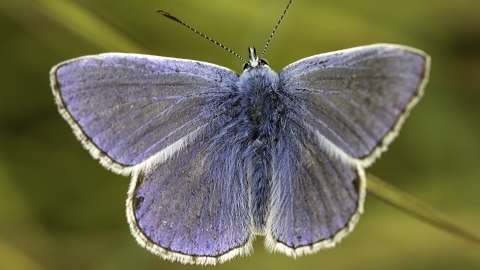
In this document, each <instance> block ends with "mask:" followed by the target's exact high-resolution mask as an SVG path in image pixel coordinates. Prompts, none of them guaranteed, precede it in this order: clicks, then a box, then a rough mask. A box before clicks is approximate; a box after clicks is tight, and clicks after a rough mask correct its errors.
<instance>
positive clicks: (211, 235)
mask: <svg viewBox="0 0 480 270" xmlns="http://www.w3.org/2000/svg"><path fill="white" fill-rule="evenodd" d="M226 129H228V127H223V128H221V129H219V130H218V131H216V132H215V134H213V133H212V134H209V135H207V136H204V138H202V139H201V140H197V141H195V142H192V143H190V144H189V145H187V146H186V147H185V148H184V149H181V150H179V151H178V152H177V153H176V154H175V157H173V158H168V159H167V160H165V162H163V163H161V164H158V165H157V166H156V167H155V168H153V169H152V170H151V171H146V172H139V173H138V174H135V175H134V177H133V181H132V183H131V186H130V190H129V193H128V199H127V218H128V222H129V224H130V229H131V231H132V234H133V235H134V236H135V238H136V240H137V242H138V243H139V244H140V245H142V246H143V247H145V248H147V249H148V250H150V251H151V252H152V253H154V254H156V255H158V256H160V257H162V258H164V259H167V260H171V261H180V262H182V263H191V264H203V265H205V264H216V263H222V262H225V261H227V260H229V259H231V258H233V257H235V256H238V255H247V254H249V253H250V252H251V250H252V242H253V238H254V236H253V234H252V231H251V230H252V226H251V215H250V212H249V207H248V199H249V195H248V191H249V189H248V187H247V186H246V183H247V181H246V179H245V178H246V172H245V170H244V167H243V166H244V165H243V162H242V154H243V152H244V151H243V150H242V149H239V147H240V145H239V144H234V143H232V141H229V140H230V139H231V138H232V136H231V135H232V134H231V133H228V132H223V131H225V130H226ZM232 140H233V139H232Z"/></svg>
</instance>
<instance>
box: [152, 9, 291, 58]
mask: <svg viewBox="0 0 480 270" xmlns="http://www.w3.org/2000/svg"><path fill="white" fill-rule="evenodd" d="M290 2H292V1H290ZM289 5H290V4H289ZM157 13H158V14H160V15H162V16H164V17H167V18H169V19H170V20H173V21H176V22H178V23H179V24H181V25H183V26H185V27H187V28H188V29H190V30H192V31H193V32H195V33H197V34H199V35H200V36H202V37H204V38H206V39H208V40H210V41H211V42H213V43H215V44H217V45H218V46H220V47H222V48H224V49H225V50H227V51H228V52H230V53H231V54H233V55H235V56H236V57H238V58H240V60H242V61H243V62H244V63H246V64H247V61H245V60H244V59H243V58H242V57H241V56H240V55H238V54H237V53H236V52H234V51H232V50H230V49H229V48H227V47H226V46H224V45H223V44H221V43H218V42H217V41H215V40H213V39H211V38H209V37H207V36H206V35H204V34H202V33H200V32H199V31H197V30H195V28H193V27H191V26H190V25H188V24H186V23H184V22H183V21H182V20H180V19H179V18H177V17H175V16H173V15H172V14H170V13H168V12H165V11H163V10H159V9H157ZM284 14H285V13H284ZM282 18H283V15H282ZM274 32H275V31H274ZM272 35H273V34H272Z"/></svg>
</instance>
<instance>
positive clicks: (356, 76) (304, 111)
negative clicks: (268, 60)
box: [279, 44, 429, 165]
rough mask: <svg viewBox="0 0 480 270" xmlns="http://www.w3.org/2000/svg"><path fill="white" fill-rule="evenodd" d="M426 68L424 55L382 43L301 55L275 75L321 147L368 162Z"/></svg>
mask: <svg viewBox="0 0 480 270" xmlns="http://www.w3.org/2000/svg"><path fill="white" fill-rule="evenodd" d="M428 72H429V56H428V55H426V54H425V53H423V52H421V51H418V50H415V49H411V48H408V47H403V46H396V45H386V44H385V45H382V44H380V45H371V46H365V47H358V48H353V49H349V50H343V51H338V52H333V53H328V54H320V55H316V56H312V57H309V58H305V59H302V60H300V61H298V62H295V63H293V64H291V65H289V66H287V67H286V68H285V69H283V70H282V71H281V72H280V74H279V75H280V81H281V83H282V87H283V91H284V93H285V95H287V96H289V97H290V98H291V99H292V100H295V101H296V102H297V103H298V104H300V105H299V107H300V108H298V109H297V110H296V111H295V113H296V114H297V116H296V118H298V119H302V120H301V121H302V122H303V126H304V127H305V128H307V129H313V130H316V131H318V136H320V137H321V144H322V147H323V148H325V150H327V151H329V153H330V154H332V155H333V156H341V157H342V156H343V157H344V159H345V160H352V159H355V160H362V161H363V165H368V164H370V163H371V162H373V160H374V159H375V158H376V157H377V156H378V154H380V152H381V151H382V150H384V149H385V147H386V145H387V144H388V143H389V142H390V141H391V140H392V139H393V138H394V137H395V136H396V134H397V133H398V130H399V128H400V125H401V124H402V122H403V120H404V119H405V117H406V116H407V114H408V112H409V111H410V109H411V108H412V107H413V105H415V104H416V102H417V101H418V99H419V98H420V97H421V95H422V93H423V88H424V86H425V84H426V81H427V78H428ZM345 154H346V155H345Z"/></svg>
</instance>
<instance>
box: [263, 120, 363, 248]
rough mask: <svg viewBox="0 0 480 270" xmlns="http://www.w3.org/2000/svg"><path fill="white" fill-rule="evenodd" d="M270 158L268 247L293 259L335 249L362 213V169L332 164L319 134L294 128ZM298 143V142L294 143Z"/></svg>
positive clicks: (336, 162)
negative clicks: (270, 195)
mask: <svg viewBox="0 0 480 270" xmlns="http://www.w3.org/2000/svg"><path fill="white" fill-rule="evenodd" d="M286 130H289V133H286V134H287V135H284V134H280V135H279V136H278V142H277V145H276V147H274V150H273V154H272V164H274V166H272V171H273V176H272V200H271V205H270V212H269V216H268V222H267V235H266V244H267V247H268V248H269V249H271V250H273V251H279V252H282V253H285V254H287V255H290V256H298V255H303V254H308V253H312V252H315V251H317V250H319V249H322V248H328V247H333V246H334V245H335V244H336V243H338V242H339V241H340V240H341V239H342V238H343V237H344V236H346V235H347V234H348V233H349V232H350V231H352V230H353V227H354V226H355V224H356V223H357V221H358V219H359V216H360V214H361V212H362V211H363V202H364V198H365V177H364V172H363V169H362V168H361V167H360V166H358V165H357V166H355V165H352V164H348V163H345V162H342V161H341V160H338V159H332V158H330V157H329V156H328V155H327V153H326V152H325V151H324V150H323V149H320V148H319V146H318V142H317V138H316V136H315V134H313V133H312V134H308V132H306V131H305V130H303V129H302V128H301V127H298V126H295V125H291V126H289V127H288V129H286ZM292 138H294V139H292Z"/></svg>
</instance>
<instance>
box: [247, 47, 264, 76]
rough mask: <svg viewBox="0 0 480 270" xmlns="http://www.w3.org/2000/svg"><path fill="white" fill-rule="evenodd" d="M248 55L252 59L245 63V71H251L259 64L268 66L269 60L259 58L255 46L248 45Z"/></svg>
mask: <svg viewBox="0 0 480 270" xmlns="http://www.w3.org/2000/svg"><path fill="white" fill-rule="evenodd" d="M248 57H249V58H250V61H249V62H248V63H245V64H244V65H243V71H244V72H245V71H249V70H251V69H252V68H255V67H257V66H268V62H267V60H265V59H263V58H258V55H257V50H255V48H254V47H248Z"/></svg>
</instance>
